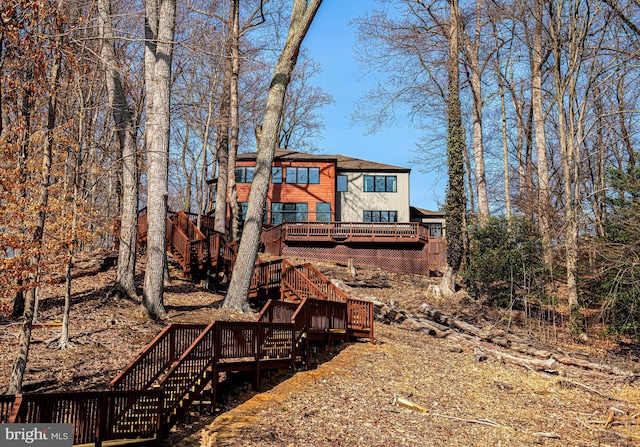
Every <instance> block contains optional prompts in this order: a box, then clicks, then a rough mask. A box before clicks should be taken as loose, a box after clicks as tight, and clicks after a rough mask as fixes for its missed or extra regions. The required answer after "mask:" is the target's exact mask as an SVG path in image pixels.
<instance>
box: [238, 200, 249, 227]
mask: <svg viewBox="0 0 640 447" xmlns="http://www.w3.org/2000/svg"><path fill="white" fill-rule="evenodd" d="M238 206H239V207H240V220H242V221H243V222H244V221H245V220H247V209H248V208H249V202H238Z"/></svg>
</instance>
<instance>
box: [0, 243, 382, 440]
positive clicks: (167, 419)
mask: <svg viewBox="0 0 640 447" xmlns="http://www.w3.org/2000/svg"><path fill="white" fill-rule="evenodd" d="M192 236H193V237H196V238H200V235H198V234H194V235H192ZM222 259H223V260H224V259H225V257H224V256H222ZM232 270H233V269H232V268H231V267H229V271H232ZM276 285H277V290H278V297H277V299H269V300H268V301H267V302H266V304H265V305H264V306H263V309H262V311H261V312H260V314H259V315H258V317H257V319H256V320H255V321H249V322H247V321H213V322H211V323H210V324H208V325H202V324H169V325H167V326H166V327H165V328H164V329H163V330H162V331H161V332H160V333H159V334H158V335H157V336H156V337H155V338H154V339H153V340H152V341H151V342H150V343H149V344H148V345H147V346H146V347H145V348H144V349H143V350H142V351H141V352H140V354H138V355H137V356H136V358H134V359H133V360H132V361H131V362H130V363H129V365H128V366H127V367H126V368H125V369H124V370H123V371H122V372H121V373H119V374H118V375H117V376H116V377H115V378H114V379H113V380H112V381H111V383H110V390H109V391H102V392H76V393H40V394H23V395H17V396H1V398H0V422H8V423H66V424H72V427H73V444H75V445H82V444H93V445H96V446H101V445H103V444H108V445H123V444H126V443H130V442H131V441H134V440H135V441H139V442H143V443H147V444H148V443H153V444H155V445H160V443H161V441H162V439H163V438H164V437H166V435H167V433H168V432H169V430H170V429H171V428H172V427H173V426H174V425H175V424H176V423H177V422H178V421H179V420H180V419H181V417H182V416H183V415H184V414H185V413H186V412H187V411H188V410H189V408H190V406H191V404H192V403H193V402H194V401H195V400H202V397H201V396H202V394H203V393H205V392H206V393H210V396H211V401H212V403H213V407H214V408H215V403H216V400H217V393H218V386H219V383H220V378H221V376H220V375H221V374H222V373H230V372H236V371H244V372H248V373H249V376H250V377H251V378H252V379H251V382H252V383H253V386H254V389H256V390H257V389H259V388H260V381H261V375H262V372H264V371H268V370H276V369H283V368H286V369H290V370H292V371H293V370H295V369H297V368H299V367H306V368H308V367H309V364H310V358H309V357H310V352H311V349H310V345H311V344H312V343H321V344H322V345H324V346H327V347H328V346H330V344H331V342H335V341H345V340H347V339H350V338H354V339H357V338H368V339H369V341H370V342H373V339H374V333H373V322H374V315H373V303H372V302H370V301H366V300H359V299H354V298H351V297H349V296H348V295H346V294H345V293H344V292H342V291H341V290H339V289H338V288H336V287H335V286H334V285H333V284H332V283H331V281H329V280H328V279H327V278H326V277H324V276H323V275H322V274H321V273H320V272H318V271H317V270H316V269H315V268H314V267H313V266H312V265H311V264H303V265H300V266H296V265H294V264H292V263H291V262H289V261H288V260H286V259H284V260H279V261H274V262H260V263H257V264H256V268H255V273H254V278H253V282H252V288H253V290H254V291H255V293H256V295H260V296H262V295H264V294H267V293H266V291H269V293H268V295H271V294H272V293H273V290H274V289H275V287H276Z"/></svg>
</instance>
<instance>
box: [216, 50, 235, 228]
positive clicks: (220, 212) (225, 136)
mask: <svg viewBox="0 0 640 447" xmlns="http://www.w3.org/2000/svg"><path fill="white" fill-rule="evenodd" d="M230 89H231V60H230V58H227V59H226V61H225V70H224V80H223V81H222V99H221V100H220V106H219V109H218V126H217V127H218V135H217V138H216V156H217V159H218V177H217V178H218V183H217V185H216V212H215V215H214V226H215V230H216V231H218V232H220V233H223V234H226V233H227V184H228V181H229V176H230V175H235V172H234V173H229V113H230V112H229V108H230V105H229V99H230V95H229V91H230Z"/></svg>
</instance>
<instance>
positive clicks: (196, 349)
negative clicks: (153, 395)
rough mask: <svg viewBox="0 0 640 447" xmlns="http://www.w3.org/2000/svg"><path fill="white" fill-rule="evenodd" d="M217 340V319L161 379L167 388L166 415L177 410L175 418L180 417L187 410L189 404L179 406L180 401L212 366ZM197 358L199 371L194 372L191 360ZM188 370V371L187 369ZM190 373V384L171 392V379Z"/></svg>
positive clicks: (163, 385) (161, 382)
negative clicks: (180, 389) (175, 392)
mask: <svg viewBox="0 0 640 447" xmlns="http://www.w3.org/2000/svg"><path fill="white" fill-rule="evenodd" d="M214 342H215V321H213V322H211V323H209V324H208V325H207V326H206V328H205V329H204V330H203V331H202V332H201V333H200V335H199V336H198V337H197V338H196V339H195V340H194V341H193V343H191V345H190V346H189V347H188V348H187V349H186V350H185V351H184V353H182V355H181V356H180V358H179V359H178V360H177V361H176V362H175V363H174V364H173V365H172V366H171V368H169V370H168V371H167V372H166V374H165V375H164V376H163V377H162V378H161V379H160V380H159V382H158V384H159V385H160V387H162V388H164V389H165V394H164V399H165V401H164V405H163V408H164V411H165V415H168V414H170V413H171V412H173V411H174V410H176V413H175V416H176V418H175V419H174V420H177V419H179V418H180V416H181V415H182V413H183V412H184V411H186V408H188V407H187V406H183V407H182V408H181V409H180V408H178V406H179V404H180V401H182V399H183V397H184V396H185V395H186V394H187V393H188V392H189V390H190V389H191V387H192V386H193V385H194V384H195V383H196V382H197V381H198V380H199V379H201V378H202V376H203V375H204V373H205V371H206V370H207V369H208V368H209V367H210V366H211V364H212V362H213V352H214ZM192 360H196V362H195V363H196V367H197V368H198V372H197V373H195V374H193V370H192V369H191V368H190V366H191V365H190V364H189V362H190V361H192ZM185 370H186V371H185ZM184 372H188V373H190V381H189V383H188V384H186V385H183V388H182V391H181V392H179V393H177V396H176V395H174V394H173V393H171V392H170V390H169V389H170V384H171V380H172V379H174V378H175V377H176V376H178V375H179V374H181V373H184Z"/></svg>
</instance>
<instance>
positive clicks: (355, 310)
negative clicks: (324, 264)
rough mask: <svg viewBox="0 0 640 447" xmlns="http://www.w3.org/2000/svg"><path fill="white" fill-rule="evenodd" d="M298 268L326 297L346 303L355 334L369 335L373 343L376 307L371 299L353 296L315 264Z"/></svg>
mask: <svg viewBox="0 0 640 447" xmlns="http://www.w3.org/2000/svg"><path fill="white" fill-rule="evenodd" d="M296 268H297V269H298V270H299V271H300V272H301V273H302V274H303V275H304V276H305V277H306V278H307V279H308V280H309V281H310V282H312V283H313V284H314V285H315V286H316V287H317V288H318V289H320V290H321V291H322V293H323V294H324V296H326V299H328V300H329V301H336V302H342V303H346V304H347V313H348V321H349V329H350V330H351V331H352V332H353V335H355V336H364V337H368V338H369V339H370V341H371V342H372V343H373V319H374V309H373V303H372V302H371V301H368V300H361V299H357V298H351V297H350V296H349V295H347V294H346V293H345V292H343V291H342V290H340V289H339V288H338V287H337V286H336V285H335V284H333V283H332V282H331V280H330V279H329V278H327V277H326V276H324V275H323V274H322V273H320V271H318V269H316V268H315V267H314V266H313V264H309V263H307V264H302V265H300V266H298V267H296Z"/></svg>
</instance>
